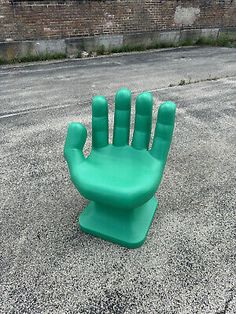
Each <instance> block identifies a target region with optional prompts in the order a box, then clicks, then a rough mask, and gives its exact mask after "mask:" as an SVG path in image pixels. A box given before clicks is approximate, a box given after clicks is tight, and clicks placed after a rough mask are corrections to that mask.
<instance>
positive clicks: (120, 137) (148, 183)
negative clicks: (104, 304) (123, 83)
mask: <svg viewBox="0 0 236 314" xmlns="http://www.w3.org/2000/svg"><path fill="white" fill-rule="evenodd" d="M152 106H153V96H152V94H151V93H148V92H145V93H142V94H140V95H138V96H137V98H136V114H135V127H134V134H133V139H132V142H131V145H129V136H130V110H131V92H130V91H129V90H128V89H125V88H122V89H120V90H119V91H118V92H117V93H116V96H115V116H114V130H113V143H112V144H109V142H108V104H107V100H106V98H105V97H104V96H96V97H94V98H93V101H92V150H91V153H90V155H89V156H88V157H87V158H85V157H84V155H83V147H84V144H85V141H86V137H87V131H86V128H85V127H84V126H83V125H82V124H80V123H74V122H73V123H71V124H69V127H68V133H67V138H66V142H65V147H64V156H65V159H66V161H67V163H68V167H69V171H70V175H71V180H72V182H73V183H74V185H75V187H76V188H77V189H78V191H79V192H80V193H81V194H82V195H83V196H84V197H85V198H87V199H89V200H91V202H90V203H89V204H88V206H87V207H86V208H85V209H84V210H83V212H82V213H81V214H80V217H79V219H78V222H79V225H80V227H81V229H82V230H83V231H85V232H87V233H90V234H92V235H95V236H98V237H101V238H103V239H105V240H109V241H112V242H114V243H118V244H120V245H123V246H126V247H128V248H136V247H139V246H140V245H142V243H143V242H144V240H145V238H146V236H147V233H148V230H149V228H150V225H151V223H152V220H153V217H154V214H155V211H156V208H157V199H156V198H155V192H156V190H157V188H158V186H159V184H160V182H161V178H162V174H163V171H164V168H165V164H166V159H167V155H168V151H169V148H170V143H171V139H172V134H173V129H174V120H175V111H176V105H175V104H174V103H173V102H170V101H168V102H165V103H163V104H161V105H160V107H159V110H158V118H157V124H156V129H155V135H154V139H153V144H152V147H151V148H150V149H149V141H150V135H151V128H152Z"/></svg>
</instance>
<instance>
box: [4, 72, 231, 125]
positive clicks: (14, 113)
mask: <svg viewBox="0 0 236 314" xmlns="http://www.w3.org/2000/svg"><path fill="white" fill-rule="evenodd" d="M235 76H236V75H235ZM235 76H228V75H226V76H222V77H217V78H212V79H210V78H206V79H200V80H196V81H192V82H187V83H185V84H173V85H172V84H170V85H169V86H167V87H162V88H155V89H150V90H148V92H157V91H161V90H167V89H169V88H176V87H184V86H186V85H193V84H198V83H203V82H217V81H220V80H222V79H230V78H234V77H235ZM142 92H143V90H136V91H134V92H132V94H133V95H134V96H137V95H138V94H140V93H142ZM113 97H114V95H113V94H112V95H107V96H106V98H107V100H112V99H113ZM90 103H91V99H85V100H84V101H83V105H89V104H90ZM76 105H78V104H76ZM79 105H81V103H79ZM73 106H75V104H69V105H61V106H41V107H36V108H32V109H31V108H28V109H22V110H16V111H9V112H3V113H0V119H4V118H9V117H13V116H21V115H25V114H29V113H32V112H37V111H42V110H54V109H63V108H67V107H73Z"/></svg>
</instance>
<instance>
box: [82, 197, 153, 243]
mask: <svg viewBox="0 0 236 314" xmlns="http://www.w3.org/2000/svg"><path fill="white" fill-rule="evenodd" d="M157 205H158V202H157V199H156V198H155V196H153V197H152V198H151V199H150V200H149V201H148V202H146V203H145V204H143V205H142V206H139V207H136V208H133V209H118V208H110V207H106V206H104V205H101V204H98V203H95V202H90V203H89V204H88V206H87V207H86V208H85V209H84V210H83V212H82V213H81V214H80V217H79V219H78V223H79V225H80V228H81V230H82V231H84V232H86V233H89V234H92V235H94V236H97V237H100V238H102V239H104V240H108V241H111V242H114V243H116V244H119V245H122V246H125V247H128V248H137V247H139V246H141V245H142V244H143V242H144V241H145V239H146V236H147V233H148V230H149V228H150V226H151V223H152V220H153V217H154V214H155V211H156V209H157Z"/></svg>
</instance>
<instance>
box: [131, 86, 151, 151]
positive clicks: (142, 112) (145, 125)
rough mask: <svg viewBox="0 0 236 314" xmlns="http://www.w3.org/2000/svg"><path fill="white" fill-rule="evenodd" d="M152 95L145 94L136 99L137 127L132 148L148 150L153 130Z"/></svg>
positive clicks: (135, 127)
mask: <svg viewBox="0 0 236 314" xmlns="http://www.w3.org/2000/svg"><path fill="white" fill-rule="evenodd" d="M152 106H153V97H152V94H151V93H148V92H145V93H142V94H140V95H138V97H137V99H136V112H135V125H134V135H133V141H132V146H133V147H134V148H136V149H148V145H149V141H150V136H151V129H152Z"/></svg>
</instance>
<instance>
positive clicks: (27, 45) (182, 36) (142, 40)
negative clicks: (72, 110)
mask: <svg viewBox="0 0 236 314" xmlns="http://www.w3.org/2000/svg"><path fill="white" fill-rule="evenodd" d="M221 33H224V34H229V35H230V36H231V37H233V38H236V29H232V28H231V29H219V28H210V29H208V28H206V29H183V30H173V31H156V32H143V33H133V34H121V35H119V34H118V35H99V36H91V37H72V38H65V39H50V40H32V41H13V42H0V59H2V60H4V61H10V60H12V59H20V58H23V57H26V56H37V55H39V54H46V53H48V54H55V53H62V54H65V55H67V56H68V57H69V58H73V57H77V56H78V53H80V52H81V51H96V50H97V49H98V48H100V47H104V48H105V49H112V48H120V47H122V46H124V45H128V46H137V45H142V46H143V47H147V46H150V45H151V44H154V43H178V42H181V41H183V40H188V39H190V40H191V41H193V42H196V41H197V40H198V39H199V38H202V37H211V38H214V39H216V38H217V37H218V36H219V34H221Z"/></svg>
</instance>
